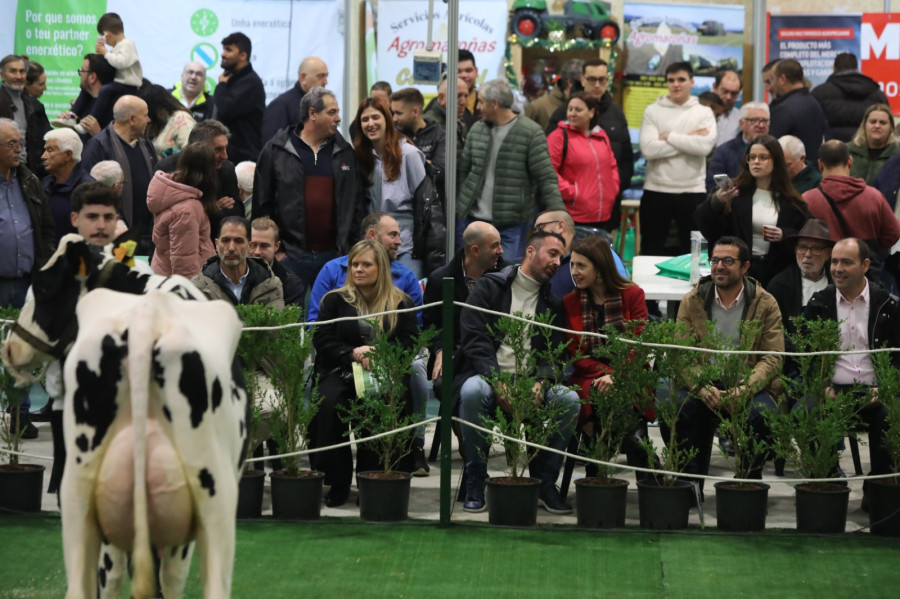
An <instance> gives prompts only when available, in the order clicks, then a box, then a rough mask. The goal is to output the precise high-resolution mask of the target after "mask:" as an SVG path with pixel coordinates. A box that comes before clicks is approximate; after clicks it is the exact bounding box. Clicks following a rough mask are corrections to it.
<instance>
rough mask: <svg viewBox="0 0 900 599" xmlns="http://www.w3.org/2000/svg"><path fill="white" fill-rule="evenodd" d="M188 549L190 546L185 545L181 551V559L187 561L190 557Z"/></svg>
mask: <svg viewBox="0 0 900 599" xmlns="http://www.w3.org/2000/svg"><path fill="white" fill-rule="evenodd" d="M188 547H190V545H185V546H184V548H182V550H181V559H183V560H185V559H187V557H188Z"/></svg>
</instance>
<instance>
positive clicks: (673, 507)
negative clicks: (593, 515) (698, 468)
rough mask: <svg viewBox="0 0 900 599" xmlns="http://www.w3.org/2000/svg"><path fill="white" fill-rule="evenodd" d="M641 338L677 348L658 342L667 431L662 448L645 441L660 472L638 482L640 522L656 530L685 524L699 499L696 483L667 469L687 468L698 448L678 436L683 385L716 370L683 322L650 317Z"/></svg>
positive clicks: (660, 406)
mask: <svg viewBox="0 0 900 599" xmlns="http://www.w3.org/2000/svg"><path fill="white" fill-rule="evenodd" d="M641 341H642V342H644V343H648V344H658V345H668V346H676V347H675V348H672V347H668V348H660V347H657V348H655V350H654V352H653V356H654V367H655V370H656V373H657V376H658V377H659V384H660V386H661V388H662V391H663V394H665V396H666V397H664V398H662V399H661V400H660V401H657V406H656V410H657V418H658V420H660V421H662V422H666V423H668V432H667V433H666V431H665V429H663V432H664V434H665V435H667V438H664V441H665V445H664V446H663V448H662V450H661V451H659V452H657V448H656V445H655V444H654V443H653V439H651V438H649V437H648V438H647V439H645V440H644V449H645V450H646V451H647V455H648V457H649V462H650V465H651V467H653V468H654V469H657V470H659V471H660V472H659V473H658V474H655V475H654V476H652V477H648V478H645V479H644V480H639V481H638V483H637V488H638V509H639V513H640V523H641V526H642V527H643V528H651V529H657V530H658V529H662V530H671V529H681V528H686V527H687V522H688V511H689V510H690V508H691V505H694V504H695V502H699V492H698V490H697V486H696V484H695V483H692V482H690V481H687V480H684V479H683V478H681V477H679V476H677V475H673V474H663V472H684V469H685V467H686V466H687V465H688V462H690V460H691V459H693V457H694V456H695V455H696V450H695V449H693V448H687V447H684V446H682V443H681V439H680V438H679V435H678V417H679V415H680V413H681V407H682V405H683V402H682V401H681V397H682V395H683V393H682V389H683V388H685V387H687V388H688V389H696V388H699V387H702V386H703V385H705V384H707V383H709V382H710V381H712V380H714V379H715V378H716V377H715V375H716V370H715V367H714V366H710V363H709V361H708V360H707V359H706V355H705V354H703V353H701V352H697V351H692V350H691V348H692V347H693V343H694V341H693V339H692V336H691V334H690V331H689V329H688V327H687V326H686V325H685V324H684V323H681V322H676V321H672V320H665V321H657V322H649V323H647V326H646V327H645V328H644V330H643V332H642V333H641ZM680 348H684V349H680Z"/></svg>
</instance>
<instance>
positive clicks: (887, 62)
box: [859, 13, 900, 114]
mask: <svg viewBox="0 0 900 599" xmlns="http://www.w3.org/2000/svg"><path fill="white" fill-rule="evenodd" d="M859 41H860V70H861V71H862V72H863V73H865V74H866V75H868V76H869V77H871V78H872V79H874V80H875V81H877V82H878V85H880V86H881V89H882V91H884V95H885V96H887V98H888V102H890V103H891V110H892V111H893V112H894V114H900V14H897V13H864V14H863V15H862V27H861V29H860V40H859Z"/></svg>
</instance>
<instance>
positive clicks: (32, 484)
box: [0, 308, 46, 513]
mask: <svg viewBox="0 0 900 599" xmlns="http://www.w3.org/2000/svg"><path fill="white" fill-rule="evenodd" d="M18 317H19V311H18V310H16V309H13V308H3V309H0V320H12V321H15V320H16V319H17V318H18ZM0 333H2V335H3V337H5V336H6V335H5V333H6V326H5V325H4V326H3V327H2V329H0ZM26 392H27V389H19V388H17V387H16V385H15V380H14V379H13V377H12V376H11V375H10V374H9V373H8V372H7V371H6V369H5V368H3V367H0V393H2V400H3V401H2V402H0V441H2V444H3V448H4V449H6V450H7V451H10V452H21V451H22V429H21V427H20V422H19V417H20V415H19V405H20V404H21V403H22V399H23V398H24V397H25V393H26ZM13 431H18V432H15V433H14V432H13ZM2 459H3V461H2V462H0V512H4V511H8V512H12V513H20V512H39V511H40V510H41V497H42V491H43V486H44V470H45V469H46V468H45V467H44V466H41V465H38V464H22V463H20V462H19V456H18V455H16V454H15V453H5V452H4V453H3V454H2Z"/></svg>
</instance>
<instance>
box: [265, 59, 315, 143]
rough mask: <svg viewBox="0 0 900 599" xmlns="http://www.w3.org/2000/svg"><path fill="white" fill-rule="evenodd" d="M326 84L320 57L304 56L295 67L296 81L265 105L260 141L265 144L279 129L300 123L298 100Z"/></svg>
mask: <svg viewBox="0 0 900 599" xmlns="http://www.w3.org/2000/svg"><path fill="white" fill-rule="evenodd" d="M326 85H328V66H327V65H326V64H325V61H323V60H322V59H321V58H317V57H315V56H309V57H307V58H304V59H303V61H302V62H301V63H300V67H299V68H298V69H297V83H295V84H294V87H292V88H291V89H289V90H287V91H286V92H284V93H283V94H281V95H280V96H278V97H277V98H275V99H274V100H272V102H271V103H270V104H269V105H268V106H267V107H266V113H265V114H264V115H263V124H262V142H263V145H265V144H266V143H267V142H268V141H269V140H270V139H272V138H273V137H274V136H275V134H276V133H278V131H279V130H280V129H284V128H285V127H293V126H295V125H297V124H299V123H300V100H302V99H303V95H304V94H305V93H306V92H308V91H309V90H311V89H312V88H314V87H325V86H326Z"/></svg>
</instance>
